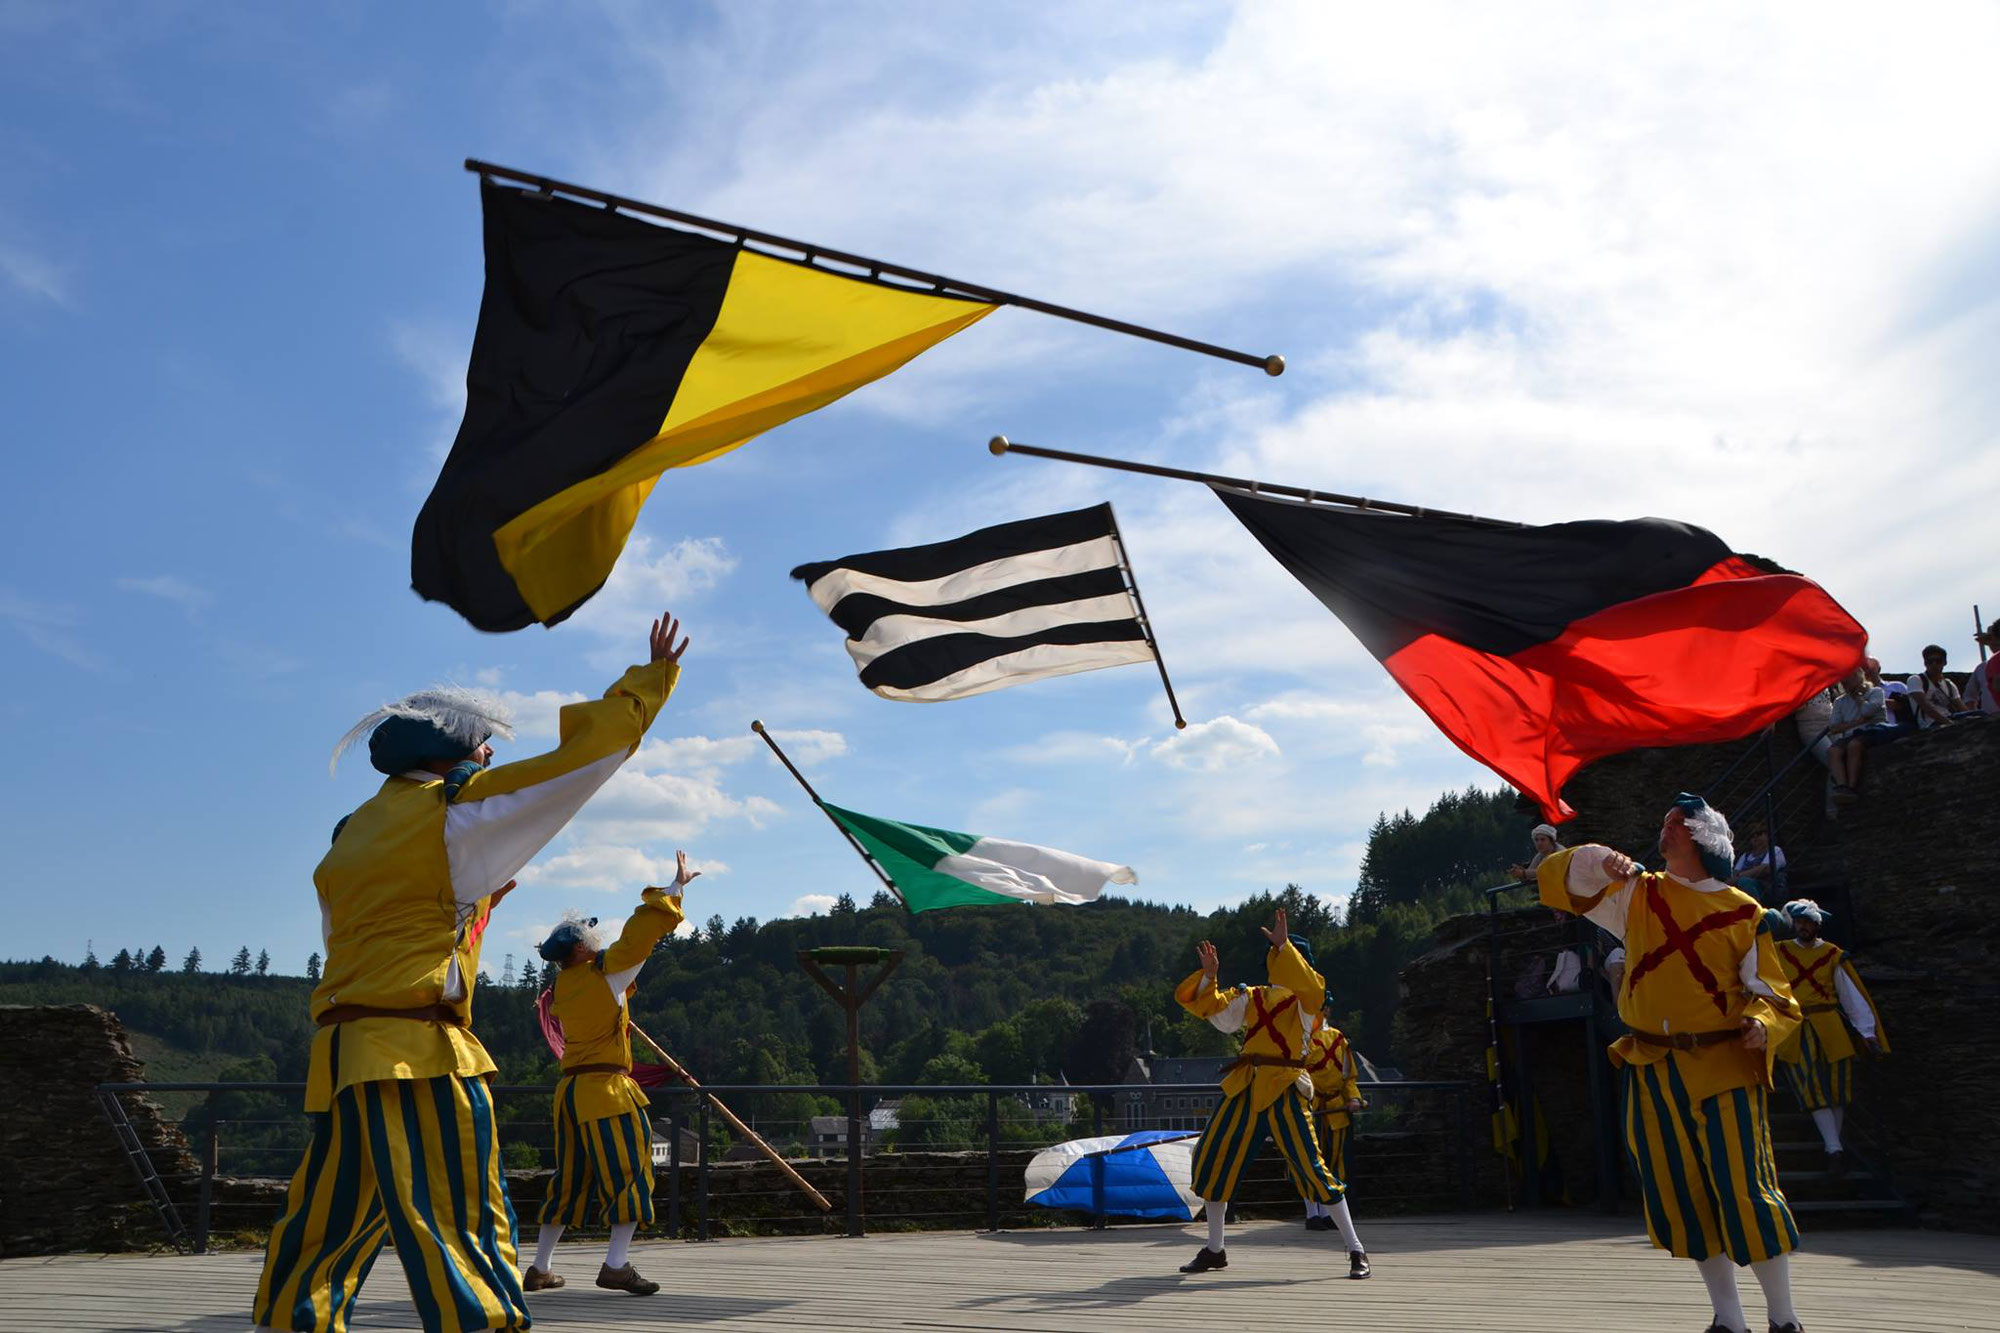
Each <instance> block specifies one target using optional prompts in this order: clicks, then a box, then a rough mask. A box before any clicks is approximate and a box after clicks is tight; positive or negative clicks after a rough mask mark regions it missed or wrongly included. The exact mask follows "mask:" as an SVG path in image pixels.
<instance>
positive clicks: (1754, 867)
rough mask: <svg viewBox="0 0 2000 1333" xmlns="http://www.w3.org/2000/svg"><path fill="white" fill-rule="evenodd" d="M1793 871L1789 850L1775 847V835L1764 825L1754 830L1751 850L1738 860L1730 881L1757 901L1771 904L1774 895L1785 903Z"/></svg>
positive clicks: (1752, 826) (1751, 836)
mask: <svg viewBox="0 0 2000 1333" xmlns="http://www.w3.org/2000/svg"><path fill="white" fill-rule="evenodd" d="M1790 877H1791V876H1790V871H1789V870H1788V869H1787V868H1786V866H1785V849H1784V848H1782V847H1773V846H1772V845H1771V831H1770V830H1769V829H1768V828H1766V827H1765V826H1764V825H1762V824H1752V825H1751V826H1750V847H1749V849H1748V850H1747V851H1745V852H1744V853H1743V854H1742V855H1741V856H1738V857H1737V858H1736V866H1735V869H1734V872H1733V873H1732V874H1731V875H1730V879H1731V880H1732V881H1733V882H1734V883H1735V885H1736V887H1737V888H1739V889H1741V890H1743V891H1744V892H1745V893H1747V894H1749V895H1750V896H1751V897H1753V898H1755V899H1757V900H1758V901H1759V902H1769V900H1770V899H1771V897H1772V895H1773V894H1776V895H1777V899H1778V901H1779V902H1783V901H1784V899H1785V893H1786V888H1785V886H1786V883H1787V881H1788V880H1789V879H1790Z"/></svg>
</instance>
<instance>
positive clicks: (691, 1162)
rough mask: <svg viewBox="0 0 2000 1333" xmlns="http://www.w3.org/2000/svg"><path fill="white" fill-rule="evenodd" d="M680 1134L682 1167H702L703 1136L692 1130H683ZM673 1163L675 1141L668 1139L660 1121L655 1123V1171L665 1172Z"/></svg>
mask: <svg viewBox="0 0 2000 1333" xmlns="http://www.w3.org/2000/svg"><path fill="white" fill-rule="evenodd" d="M680 1133H681V1165H682V1166H700V1165H701V1136H700V1135H698V1134H696V1133H695V1132H694V1131H693V1130H691V1129H683V1130H681V1132H680ZM672 1162H673V1140H671V1139H669V1138H668V1137H667V1132H666V1131H665V1130H664V1129H662V1128H661V1127H660V1124H659V1122H658V1121H655V1122H653V1169H654V1170H655V1171H664V1170H666V1169H667V1167H668V1166H669V1165H671V1164H672Z"/></svg>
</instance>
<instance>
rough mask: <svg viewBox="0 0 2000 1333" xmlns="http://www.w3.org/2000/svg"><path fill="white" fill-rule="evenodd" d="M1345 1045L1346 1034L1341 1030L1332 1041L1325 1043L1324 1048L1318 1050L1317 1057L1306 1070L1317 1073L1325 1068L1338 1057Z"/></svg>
mask: <svg viewBox="0 0 2000 1333" xmlns="http://www.w3.org/2000/svg"><path fill="white" fill-rule="evenodd" d="M1346 1045H1347V1034H1346V1033H1344V1032H1343V1033H1341V1034H1340V1035H1338V1036H1336V1037H1335V1038H1334V1039H1333V1040H1332V1041H1330V1042H1328V1043H1327V1044H1326V1049H1325V1050H1324V1051H1321V1052H1320V1056H1319V1059H1317V1060H1315V1061H1313V1062H1312V1064H1311V1066H1310V1067H1309V1068H1308V1070H1307V1072H1308V1073H1313V1074H1317V1073H1318V1072H1319V1071H1320V1070H1322V1069H1324V1068H1326V1067H1327V1066H1328V1065H1330V1064H1332V1063H1333V1062H1334V1061H1335V1060H1338V1059H1339V1058H1340V1052H1341V1050H1342V1049H1343V1048H1345V1047H1346Z"/></svg>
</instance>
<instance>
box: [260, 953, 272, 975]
mask: <svg viewBox="0 0 2000 1333" xmlns="http://www.w3.org/2000/svg"><path fill="white" fill-rule="evenodd" d="M270 974H271V951H270V950H269V949H259V950H258V951H257V975H258V976H260V977H265V976H269V975H270Z"/></svg>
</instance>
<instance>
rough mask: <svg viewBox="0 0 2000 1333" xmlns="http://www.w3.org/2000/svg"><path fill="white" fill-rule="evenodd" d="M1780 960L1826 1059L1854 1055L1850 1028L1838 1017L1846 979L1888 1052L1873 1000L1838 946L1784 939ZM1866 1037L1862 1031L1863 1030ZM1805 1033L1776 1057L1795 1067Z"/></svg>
mask: <svg viewBox="0 0 2000 1333" xmlns="http://www.w3.org/2000/svg"><path fill="white" fill-rule="evenodd" d="M1778 959H1779V961H1780V962H1782V963H1783V964H1784V965H1785V979H1786V980H1787V981H1789V982H1791V984H1792V994H1793V996H1794V997H1795V998H1796V999H1797V1000H1798V1002H1799V1004H1800V1005H1801V1006H1802V1007H1803V1008H1804V1010H1805V1021H1806V1023H1807V1024H1810V1025H1811V1026H1812V1030H1813V1035H1814V1036H1816V1037H1818V1038H1819V1043H1820V1048H1821V1050H1823V1051H1824V1052H1825V1053H1826V1058H1827V1059H1828V1060H1848V1059H1852V1058H1853V1056H1854V1040H1853V1038H1852V1036H1850V1035H1849V1033H1848V1027H1847V1024H1846V1023H1845V1022H1843V1021H1842V1019H1841V1000H1842V997H1841V994H1840V991H1841V982H1842V981H1843V980H1844V981H1845V982H1846V983H1847V984H1848V985H1850V986H1852V987H1853V988H1854V993H1855V996H1856V998H1858V999H1859V1000H1860V1002H1861V1003H1862V1004H1863V1005H1865V1006H1867V1008H1868V1010H1869V1013H1870V1015H1871V1016H1872V1017H1873V1018H1874V1021H1875V1033H1874V1036H1875V1040H1876V1041H1877V1042H1879V1043H1880V1044H1881V1047H1882V1050H1883V1051H1884V1052H1885V1053H1886V1052H1887V1051H1888V1049H1889V1033H1888V1031H1887V1030H1886V1029H1885V1028H1884V1027H1883V1026H1882V1015H1881V1014H1880V1012H1879V1011H1877V1010H1876V1008H1875V1000H1874V997H1872V996H1870V995H1869V994H1868V988H1867V987H1866V986H1864V985H1862V984H1861V974H1860V973H1858V972H1856V971H1855V970H1854V960H1852V959H1851V958H1849V957H1848V956H1847V954H1846V952H1845V951H1844V950H1843V949H1842V948H1841V947H1840V946H1839V945H1838V944H1834V943H1832V942H1830V941H1827V940H1818V941H1815V942H1814V943H1812V944H1807V943H1806V942H1805V941H1803V940H1785V941H1783V942H1782V943H1780V944H1779V945H1778ZM1861 1030H1862V1031H1863V1032H1864V1033H1865V1032H1866V1030H1867V1029H1866V1028H1865V1027H1864V1028H1862V1029H1861ZM1802 1031H1803V1027H1801V1029H1800V1031H1795V1032H1793V1033H1792V1036H1791V1039H1790V1040H1788V1041H1787V1042H1786V1043H1785V1045H1784V1048H1783V1049H1782V1050H1780V1051H1779V1052H1778V1058H1779V1059H1781V1060H1785V1061H1788V1062H1791V1063H1797V1062H1798V1061H1799V1060H1800V1058H1801V1057H1802V1050H1801V1043H1800V1041H1799V1037H1800V1035H1801V1033H1802Z"/></svg>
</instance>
